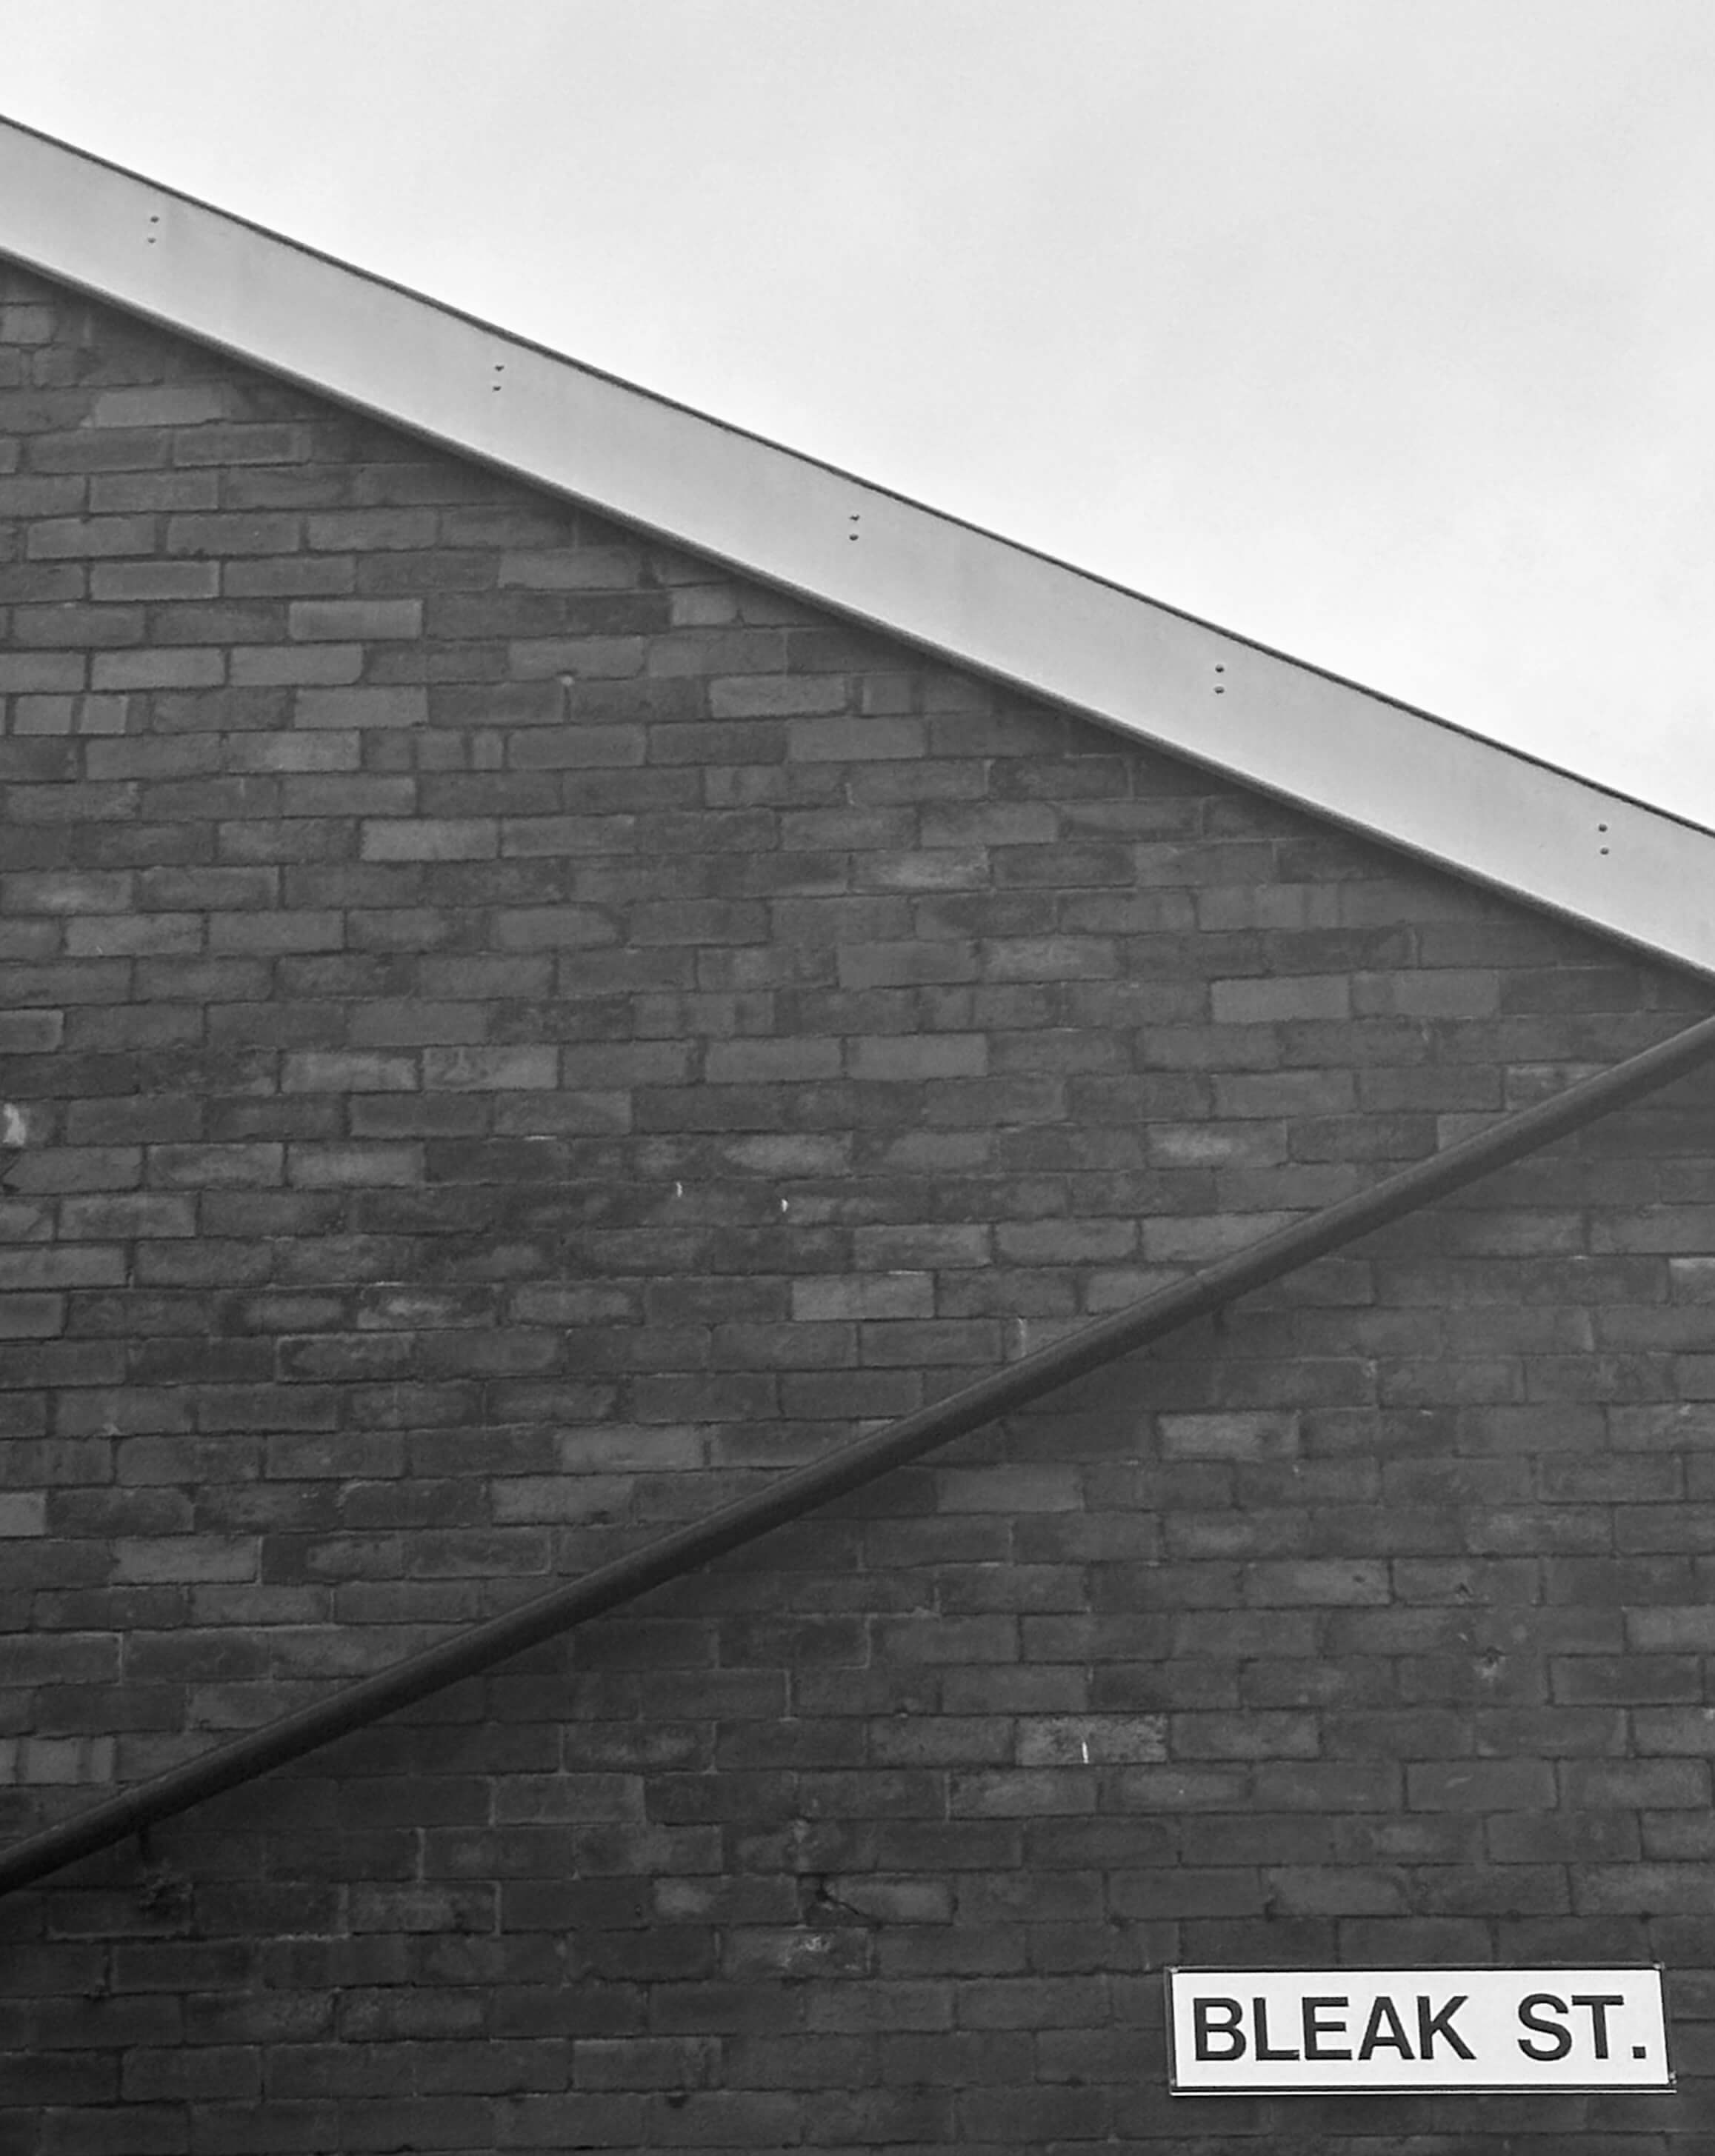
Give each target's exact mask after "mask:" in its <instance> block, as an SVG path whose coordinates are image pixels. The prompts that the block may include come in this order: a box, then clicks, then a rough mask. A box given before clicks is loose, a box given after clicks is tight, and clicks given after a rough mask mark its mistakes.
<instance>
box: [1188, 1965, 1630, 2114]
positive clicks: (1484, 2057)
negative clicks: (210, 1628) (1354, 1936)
mask: <svg viewBox="0 0 1715 2156" xmlns="http://www.w3.org/2000/svg"><path fill="white" fill-rule="evenodd" d="M1167 1985H1168V1991H1167V1996H1168V2056H1169V2060H1170V2087H1171V2088H1172V2091H1173V2094H1174V2095H1175V2096H1300V2095H1302V2096H1309V2095H1325V2094H1327V2093H1330V2092H1348V2093H1352V2092H1362V2093H1365V2094H1369V2095H1375V2094H1379V2093H1382V2092H1396V2093H1401V2094H1404V2093H1409V2094H1411V2095H1421V2094H1423V2093H1425V2092H1427V2091H1430V2090H1434V2089H1445V2090H1463V2091H1466V2092H1474V2091H1477V2090H1486V2089H1487V2090H1497V2091H1518V2092H1533V2091H1536V2090H1540V2089H1610V2088H1630V2089H1662V2088H1671V2087H1672V2086H1673V2074H1672V2071H1671V2067H1670V2066H1669V2065H1668V2062H1667V2025H1666V2011H1665V2008H1664V2005H1663V2002H1662V1994H1661V1970H1660V1969H1639V1968H1630V1969H1168V1972H1167Z"/></svg>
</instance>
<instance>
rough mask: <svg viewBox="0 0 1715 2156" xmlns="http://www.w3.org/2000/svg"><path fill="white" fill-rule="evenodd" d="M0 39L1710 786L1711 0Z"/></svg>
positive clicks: (649, 378)
mask: <svg viewBox="0 0 1715 2156" xmlns="http://www.w3.org/2000/svg"><path fill="white" fill-rule="evenodd" d="M0 56H3V57H0V111H4V112H5V113H6V114H8V115H9V116H10V117H12V118H14V119H18V120H21V121H25V122H27V123H28V124H29V125H31V126H37V127H41V128H44V129H45V130H46V131H49V133H52V134H55V135H59V136H62V137H64V139H65V140H67V141H72V142H75V143H77V144H79V145H80V146H85V147H87V148H89V149H91V150H94V151H97V152H99V153H100V154H101V155H103V156H105V157H111V158H113V159H114V160H115V161H116V162H119V163H121V164H125V165H128V166H131V167H133V168H134V169H136V170H138V171H140V172H146V173H147V174H149V175H150V176H151V177H156V178H158V179H161V180H162V181H165V182H168V183H169V184H172V185H174V186H177V187H182V188H183V189H185V190H186V191H187V192H188V193H193V194H196V195H198V196H201V197H203V198H205V199H207V200H209V201H211V202H214V203H218V204H220V205H221V206H222V207H223V208H230V209H233V210H235V211H238V212H239V213H242V214H244V215H246V216H249V217H251V218H255V219H256V220H257V221H258V222H259V223H264V224H267V225H270V226H272V227H273V228H275V229H277V230H280V231H282V232H285V233H289V234H292V235H294V236H295V237H297V238H300V239H305V240H307V241H309V242H311V244H315V245H316V246H319V247H321V248H324V249H327V250H328V251H329V252H330V253H332V254H338V255H341V256H343V257H344V258H346V259H348V260H351V261H353V262H357V263H359V264H362V265H364V266H365V267H367V268H371V269H377V270H380V271H381V272H383V274H385V275H389V276H392V277H393V278H396V279H398V280H399V281H401V282H402V283H404V284H407V285H413V286H415V287H417V288H418V289H419V290H424V291H426V292H429V293H431V294H433V295H435V296H437V297H439V298H442V299H445V300H449V301H451V302H453V303H454V304H455V305H460V306H462V307H465V308H467V309H469V310H470V311H472V312H473V313H475V314H478V315H480V316H485V317H487V318H488V319H490V320H492V321H496V322H499V323H501V324H503V325H504V326H506V327H507V328H509V329H512V330H516V331H520V332H522V333H523V334H525V335H527V336H533V337H536V338H538V339H540V340H541V341H542V342H544V343H547V344H549V345H552V346H556V347H557V348H558V349H560V350H562V351H565V352H570V353H572V354H573V355H574V356H575V357H578V358H580V359H583V360H587V361H589V362H593V364H596V365H598V366H601V367H607V368H608V369H610V370H612V371H613V372H616V373H619V374H620V375H623V376H625V377H628V378H629V379H632V380H634V381H636V382H641V383H644V385H646V386H648V387H650V388H655V389H659V390H662V391H665V392H666V393H669V394H670V395H673V396H675V397H678V398H683V399H684V400H685V402H687V403H692V404H695V405H696V406H698V407H700V408H701V409H703V410H705V411H708V412H711V413H714V414H716V416H718V417H721V418H727V419H730V420H733V421H736V422H737V423H740V424H742V425H745V426H747V427H751V428H753V429H756V430H757V432H759V433H762V434H767V435H770V436H773V438H775V439H779V440H783V441H786V442H788V443H791V444H793V445H794V446H796V447H799V448H802V449H808V450H809V451H810V452H812V453H813V454H817V455H819V456H822V457H825V458H827V459H829V460H830V461H832V462H834V463H836V464H840V465H845V466H847V467H848V468H850V470H854V471H856V472H859V473H860V474H861V475H864V476H865V477H866V478H871V479H875V480H880V481H881V482H882V483H884V484H886V485H891V486H894V487H896V488H898V489H899V490H901V491H903V492H905V493H907V494H910V495H915V496H917V497H918V498H919V499H921V500H927V501H929V502H932V503H933V504H935V505H937V506H940V507H943V508H946V509H949V510H951V511H954V512H956V513H957V514H958V515H961V516H966V517H968V518H970V519H972V520H973V521H976V522H978V523H981V524H985V525H988V526H991V527H993V528H994V529H995V530H998V531H1002V532H1004V533H1005V534H1007V535H1008V536H1011V537H1014V538H1018V539H1021V540H1024V541H1025V542H1028V543H1030V544H1032V545H1035V546H1037V547H1043V548H1045V549H1046V550H1047V551H1049V552H1052V553H1055V554H1058V555H1060V556H1062V557H1065V558H1066V559H1068V560H1070V561H1072V562H1076V563H1078V564H1080V565H1081V566H1083V567H1089V568H1092V569H1096V570H1098V571H1100V572H1102V573H1103V574H1106V575H1107V576H1110V577H1116V578H1117V579H1118V580H1119V581H1121V582H1122V583H1127V584H1130V585H1132V586H1134V587H1135V588H1137V589H1139V590H1142V591H1145V592H1148V593H1150V594H1151V595H1152V596H1153V597H1155V598H1161V599H1164V600H1166V601H1168V602H1169V603H1173V604H1174V605H1178V606H1181V607H1184V608H1188V609H1189V610H1190V611H1192V612H1194V613H1201V614H1204V615H1206V616H1207V617H1209V619H1213V620H1214V621H1217V622H1219V623H1220V624H1223V625H1224V626H1225V627H1228V628H1231V629H1236V630H1238V631H1239V632H1240V633H1241V634H1246V635H1250V636H1254V637H1256V638H1259V639H1261V640H1263V641H1264V642H1266V643H1271V644H1276V645H1277V646H1279V647H1280V648H1281V649H1285V650H1286V651H1289V652H1291V653H1292V654H1295V655H1297V656H1300V657H1302V658H1305V659H1308V660H1312V661H1313V662H1315V663H1317V664H1318V665H1324V666H1328V667H1332V668H1333V669H1335V670H1338V671H1340V672H1343V673H1346V674H1348V675H1353V676H1354V677H1355V678H1357V679H1358V680H1362V681H1364V682H1367V683H1368V684H1369V685H1372V686H1374V687H1376V688H1378V689H1380V690H1384V691H1386V692H1387V693H1389V694H1390V695H1394V696H1400V697H1403V698H1404V699H1406V700H1407V701H1412V702H1416V703H1420V704H1422V705H1424V706H1427V707H1428V708H1429V709H1430V710H1432V711H1436V712H1438V713H1440V715H1441V716H1445V717H1447V718H1449V719H1452V720H1454V721H1457V722H1458V723H1460V724H1461V725H1465V726H1471V727H1473V728H1474V729H1476V730H1477V731H1485V732H1490V733H1492V734H1494V735H1496V736H1497V737H1500V738H1502V739H1504V740H1507V741H1510V742H1516V743H1517V744H1518V745H1519V746H1521V747H1527V748H1528V749H1530V750H1532V751H1533V752H1535V753H1537V754H1539V755H1542V756H1544V757H1548V758H1549V759H1550V760H1551V761H1553V762H1559V763H1563V764H1565V765H1567V766H1569V767H1572V768H1574V769H1577V770H1581V771H1584V772H1587V773H1590V774H1592V775H1594V776H1595V777H1597V778H1601V779H1603V780H1605V782H1606V783H1610V784H1611V785H1615V786H1617V787H1620V788H1623V789H1624V790H1625V791H1628V792H1631V793H1638V794H1641V795H1642V796H1643V797H1645V798H1650V799H1653V800H1656V801H1659V802H1661V803H1663V804H1664V805H1666V806H1669V807H1671V808H1676V809H1678V810H1679V811H1680V812H1681V813H1682V814H1691V815H1693V816H1696V817H1697V818H1698V819H1700V820H1703V821H1707V822H1710V823H1712V824H1715V687H1712V684H1715V604H1712V600H1715V418H1712V417H1711V411H1712V398H1711V395H1710V388H1711V385H1712V383H1715V215H1712V204H1715V7H1712V6H1711V5H1710V4H1709V0H506V4H503V5H500V6H496V5H494V4H492V0H486V3H485V4H484V3H483V0H150V4H149V5H147V6H138V5H137V4H136V0H54V5H53V6H52V7H44V6H43V5H42V4H41V0H0ZM0 230H3V206H0Z"/></svg>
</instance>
